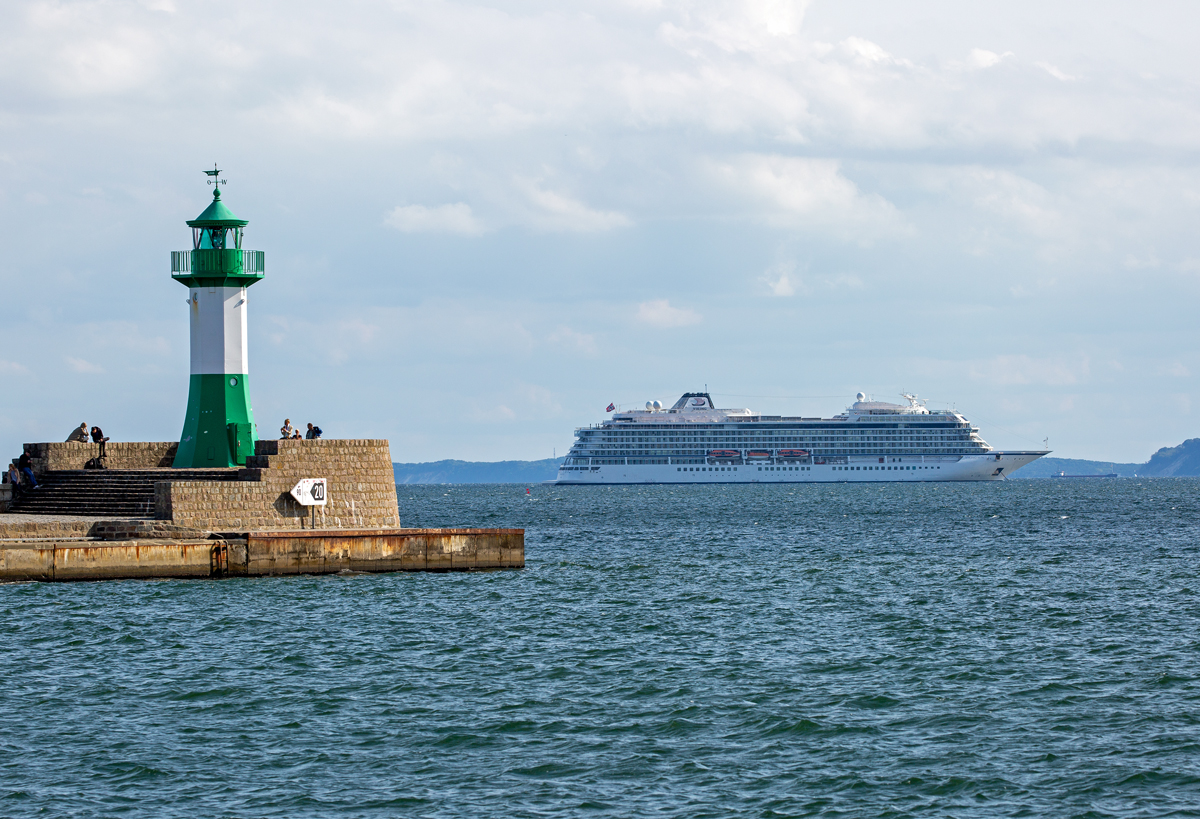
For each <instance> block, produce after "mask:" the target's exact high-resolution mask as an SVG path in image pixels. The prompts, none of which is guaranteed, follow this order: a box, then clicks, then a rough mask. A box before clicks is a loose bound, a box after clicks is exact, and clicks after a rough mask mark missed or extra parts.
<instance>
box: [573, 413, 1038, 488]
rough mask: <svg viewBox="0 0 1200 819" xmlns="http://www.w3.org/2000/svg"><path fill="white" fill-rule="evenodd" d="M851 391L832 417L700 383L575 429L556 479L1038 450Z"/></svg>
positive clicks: (779, 475) (938, 477)
mask: <svg viewBox="0 0 1200 819" xmlns="http://www.w3.org/2000/svg"><path fill="white" fill-rule="evenodd" d="M904 399H905V401H906V403H904V404H892V403H888V402H884V401H872V400H868V399H867V397H866V396H865V395H864V394H862V393H859V394H858V396H857V400H856V401H855V402H854V403H853V404H851V405H850V407H849V408H847V410H846V411H845V412H843V413H841V414H840V415H836V416H834V417H832V418H804V417H791V416H780V415H761V414H759V413H756V412H752V411H750V410H748V409H718V408H717V407H716V406H715V405H714V404H713V401H712V397H711V396H710V395H709V394H708V393H706V392H689V393H685V394H684V395H683V397H682V398H680V399H679V400H678V401H676V402H675V405H674V406H672V407H670V408H664V407H663V406H662V405H661V404H660V403H658V402H649V403H647V404H646V408H645V409H638V410H633V411H622V412H615V413H614V414H613V415H612V417H611V418H609V419H608V420H606V421H604V422H603V423H600V424H596V425H593V426H589V427H582V428H580V429H577V430H576V431H575V444H574V446H572V447H571V451H570V452H569V453H568V454H567V457H566V458H565V460H564V461H563V464H562V465H561V466H560V467H559V471H558V478H557V481H556V482H557V483H562V484H608V483H759V482H762V483H808V482H850V481H987V480H1003V479H1004V478H1005V476H1007V475H1010V474H1012V473H1013V472H1014V471H1016V470H1017V469H1019V468H1021V467H1022V466H1024V465H1025V464H1027V463H1029V462H1030V461H1033V460H1035V459H1037V458H1040V457H1041V456H1043V455H1045V454H1046V451H1045V450H1042V451H1028V452H1011V451H1007V450H1006V451H1004V452H1000V451H998V450H996V449H995V448H994V447H992V446H990V445H989V444H988V443H987V441H985V440H983V439H982V438H980V437H979V430H978V428H976V427H974V426H972V425H971V423H970V421H968V420H967V419H966V418H964V417H963V416H962V414H960V413H958V412H956V411H954V410H930V409H928V408H927V407H926V406H925V403H924V402H922V401H921V400H919V399H918V398H917V397H916V396H915V395H907V394H906V395H904Z"/></svg>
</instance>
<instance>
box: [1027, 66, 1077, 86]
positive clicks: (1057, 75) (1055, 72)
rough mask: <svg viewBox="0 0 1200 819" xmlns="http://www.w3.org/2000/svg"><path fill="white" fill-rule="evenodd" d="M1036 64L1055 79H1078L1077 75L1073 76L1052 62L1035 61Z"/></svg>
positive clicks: (1065, 80)
mask: <svg viewBox="0 0 1200 819" xmlns="http://www.w3.org/2000/svg"><path fill="white" fill-rule="evenodd" d="M1034 65H1036V66H1037V67H1038V68H1040V69H1042V70H1043V71H1045V72H1046V73H1047V74H1049V75H1050V76H1051V77H1053V78H1054V79H1056V80H1061V81H1062V82H1074V81H1075V80H1076V79H1077V78H1076V77H1072V76H1071V75H1070V74H1066V73H1064V72H1063V71H1060V70H1059V68H1058V66H1054V65H1051V64H1050V63H1034Z"/></svg>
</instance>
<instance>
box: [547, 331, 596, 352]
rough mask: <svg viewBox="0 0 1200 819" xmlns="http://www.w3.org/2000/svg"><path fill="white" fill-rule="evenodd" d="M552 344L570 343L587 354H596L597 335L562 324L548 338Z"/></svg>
mask: <svg viewBox="0 0 1200 819" xmlns="http://www.w3.org/2000/svg"><path fill="white" fill-rule="evenodd" d="M546 340H547V341H549V342H550V343H551V344H556V345H559V346H562V345H569V346H571V347H574V348H575V349H577V350H579V351H580V352H582V353H586V354H587V355H595V354H596V337H595V336H594V335H591V334H590V333H580V332H576V331H575V330H572V329H571V328H570V327H567V326H565V325H564V326H560V327H558V328H556V329H555V330H554V332H552V333H551V334H550V335H549V337H548V338H547V339H546Z"/></svg>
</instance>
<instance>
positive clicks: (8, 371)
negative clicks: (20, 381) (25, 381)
mask: <svg viewBox="0 0 1200 819" xmlns="http://www.w3.org/2000/svg"><path fill="white" fill-rule="evenodd" d="M28 372H29V370H28V369H27V368H26V367H25V366H23V365H21V364H18V363H17V362H15V361H5V360H4V359H0V373H4V374H5V375H25V374H27V373H28Z"/></svg>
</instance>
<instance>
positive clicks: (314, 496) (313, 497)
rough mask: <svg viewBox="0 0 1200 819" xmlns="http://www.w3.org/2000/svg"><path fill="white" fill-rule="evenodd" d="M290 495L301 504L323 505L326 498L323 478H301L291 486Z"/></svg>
mask: <svg viewBox="0 0 1200 819" xmlns="http://www.w3.org/2000/svg"><path fill="white" fill-rule="evenodd" d="M292 497H293V498H295V499H296V502H297V503H299V504H300V505H301V506H324V505H325V500H326V493H325V479H324V478H301V479H300V483H298V484H296V485H295V486H294V487H292Z"/></svg>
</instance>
